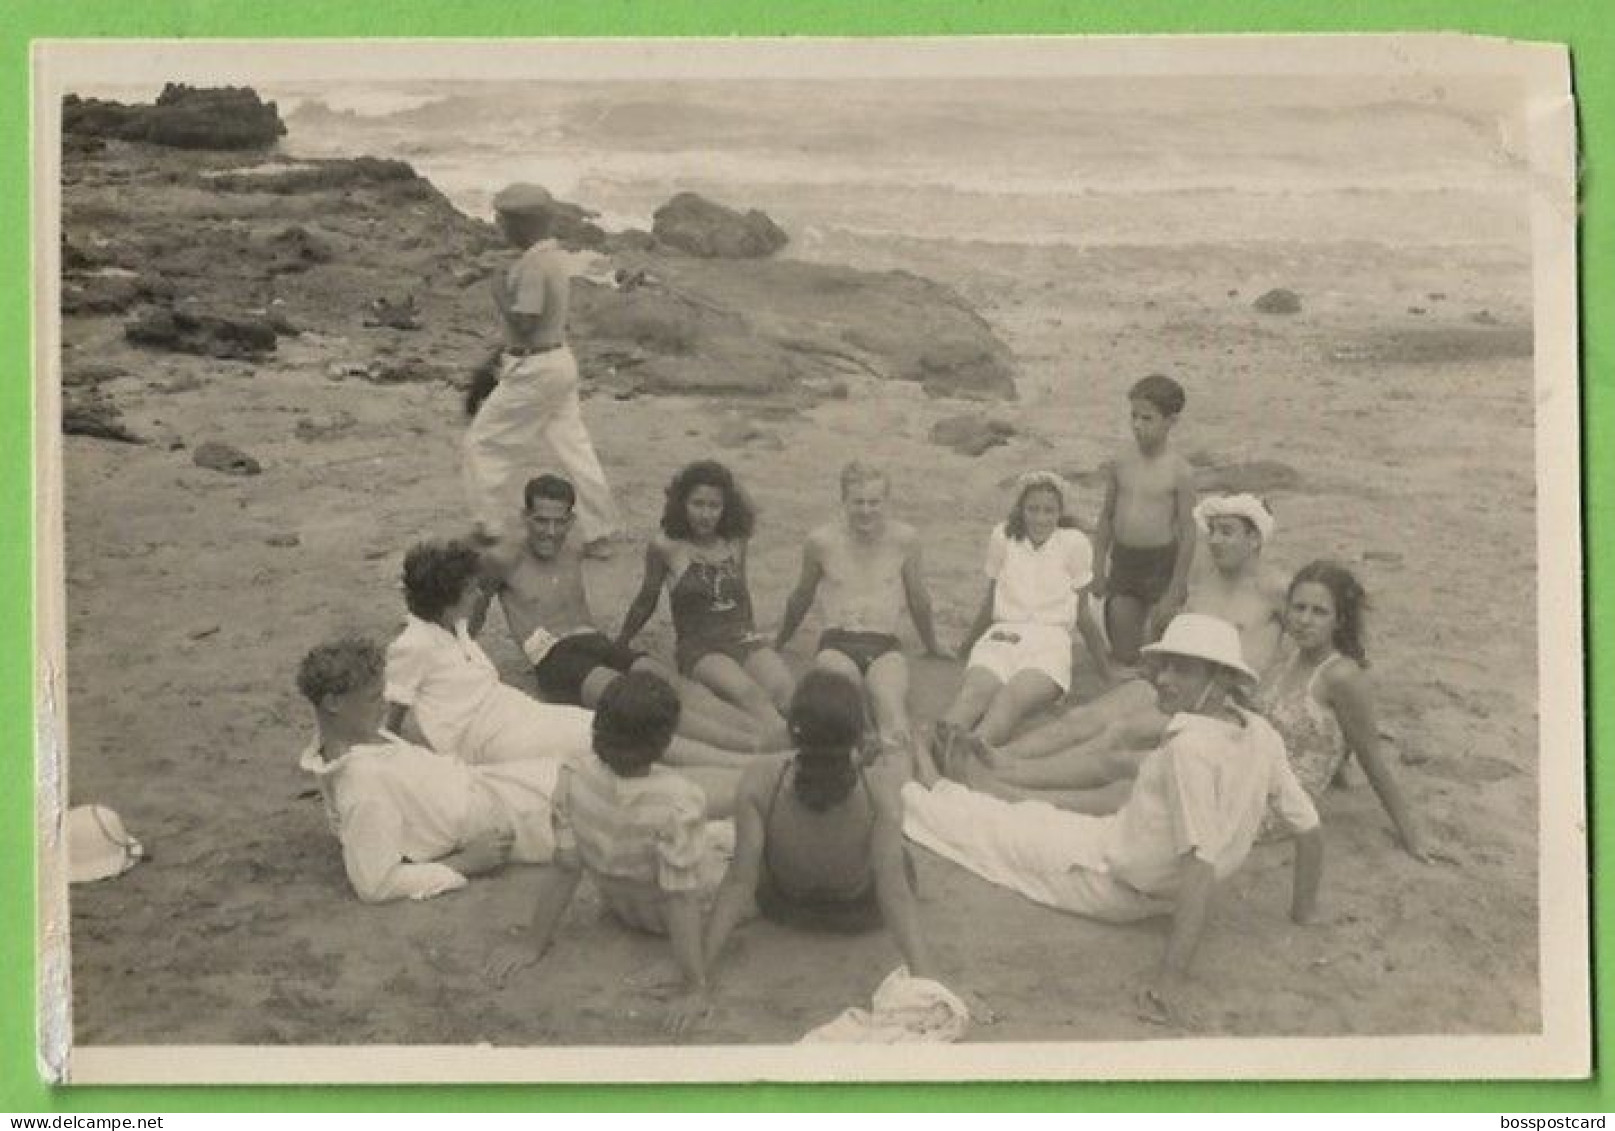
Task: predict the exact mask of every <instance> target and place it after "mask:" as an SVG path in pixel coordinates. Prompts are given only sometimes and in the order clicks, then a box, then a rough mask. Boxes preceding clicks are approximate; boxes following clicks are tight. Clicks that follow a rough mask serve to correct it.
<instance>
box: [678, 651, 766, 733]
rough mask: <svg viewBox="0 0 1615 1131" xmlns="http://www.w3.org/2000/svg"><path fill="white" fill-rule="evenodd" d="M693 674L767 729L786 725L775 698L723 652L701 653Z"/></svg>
mask: <svg viewBox="0 0 1615 1131" xmlns="http://www.w3.org/2000/svg"><path fill="white" fill-rule="evenodd" d="M776 658H777V657H776ZM690 674H691V675H692V676H694V677H695V678H696V679H697V680H700V681H701V682H702V683H704V684H706V685H707V687H709V688H711V689H712V690H713V691H714V692H716V693H717V694H718V695H720V696H721V697H723V698H724V699H727V700H728V701H729V702H731V703H733V704H735V705H736V706H738V707H740V708H742V709H744V710H745V711H746V713H747V714H749V715H750V716H751V717H752V718H753V719H754V720H756V722H757V724H758V725H759V726H761V727H763V728H764V729H765V730H771V731H775V732H777V731H780V730H783V729H784V728H785V719H784V717H783V716H781V715H780V713H779V712H778V711H777V710H775V709H774V701H773V699H772V698H771V697H770V695H769V693H768V691H767V690H765V689H764V688H763V687H762V686H761V685H760V684H758V682H757V681H756V680H754V679H752V678H751V676H749V675H747V674H746V672H745V669H743V668H742V667H741V666H740V665H739V664H737V663H735V662H734V661H733V660H731V659H730V658H729V657H728V656H725V655H724V654H723V653H722V652H708V653H707V654H706V655H705V656H702V657H701V658H700V659H699V660H697V661H696V664H695V667H694V668H692V669H691V671H690Z"/></svg>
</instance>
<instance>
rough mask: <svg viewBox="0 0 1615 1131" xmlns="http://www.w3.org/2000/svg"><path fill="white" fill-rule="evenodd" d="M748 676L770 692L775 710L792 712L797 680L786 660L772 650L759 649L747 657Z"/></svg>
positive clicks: (782, 712) (781, 712)
mask: <svg viewBox="0 0 1615 1131" xmlns="http://www.w3.org/2000/svg"><path fill="white" fill-rule="evenodd" d="M746 674H747V675H749V676H751V678H752V679H754V680H756V681H757V683H758V684H759V685H760V686H761V687H762V688H763V690H765V691H767V692H768V697H769V698H770V699H771V700H773V703H774V709H775V710H776V711H778V712H779V713H780V714H782V715H783V714H784V713H785V712H786V711H788V710H790V707H791V696H792V695H793V694H795V692H796V680H795V679H793V678H791V669H790V668H788V667H786V666H785V660H784V659H783V658H782V657H781V656H780V654H779V653H778V652H776V651H774V649H772V648H759V649H757V651H755V652H753V653H752V654H751V655H749V656H747V657H746Z"/></svg>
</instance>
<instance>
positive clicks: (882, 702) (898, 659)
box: [864, 652, 914, 747]
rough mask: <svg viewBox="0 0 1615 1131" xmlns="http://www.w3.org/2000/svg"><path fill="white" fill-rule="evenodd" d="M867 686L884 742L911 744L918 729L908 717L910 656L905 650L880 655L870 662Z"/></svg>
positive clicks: (889, 743) (884, 743) (865, 684)
mask: <svg viewBox="0 0 1615 1131" xmlns="http://www.w3.org/2000/svg"><path fill="white" fill-rule="evenodd" d="M864 687H865V689H866V690H867V691H868V692H869V708H870V710H871V711H872V712H873V713H874V716H875V730H876V731H877V732H878V733H879V734H880V739H881V743H882V745H884V746H892V747H897V746H906V745H908V743H909V742H910V741H912V738H913V732H914V726H913V724H912V723H911V722H910V721H909V717H908V657H907V656H904V655H903V653H901V652H888V653H886V654H885V655H884V656H882V657H880V659H878V660H876V661H875V662H874V663H872V664H870V665H869V672H868V674H867V675H865V677H864Z"/></svg>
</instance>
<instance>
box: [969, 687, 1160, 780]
mask: <svg viewBox="0 0 1615 1131" xmlns="http://www.w3.org/2000/svg"><path fill="white" fill-rule="evenodd" d="M1154 706H1155V688H1153V687H1151V686H1150V685H1149V684H1148V683H1146V682H1145V681H1143V680H1139V679H1134V680H1128V681H1127V682H1126V683H1123V684H1120V685H1118V686H1116V687H1113V688H1111V689H1110V690H1109V691H1106V692H1105V693H1104V694H1103V695H1101V696H1100V697H1099V698H1097V699H1094V700H1091V701H1090V702H1087V703H1082V704H1079V705H1078V706H1075V707H1073V708H1071V709H1070V710H1069V711H1067V712H1065V714H1063V715H1060V716H1059V717H1058V718H1055V719H1051V720H1050V721H1049V722H1047V723H1044V724H1043V725H1042V726H1039V727H1035V728H1033V729H1032V730H1030V731H1028V732H1027V733H1025V734H1023V735H1021V736H1020V737H1019V738H1016V739H1013V740H1011V741H1009V742H1006V743H1005V744H1004V745H1002V746H1000V747H998V748H997V749H995V750H994V751H993V754H994V755H995V757H994V759H993V760H994V761H995V762H1001V761H1011V760H1014V759H1018V758H1043V757H1046V756H1047V755H1050V754H1059V753H1062V752H1064V751H1067V750H1069V749H1070V748H1071V747H1073V746H1077V745H1080V744H1082V743H1085V742H1088V741H1090V740H1092V739H1094V738H1097V737H1098V736H1099V735H1101V734H1103V733H1104V732H1105V729H1106V727H1107V726H1108V725H1109V724H1110V723H1112V722H1114V721H1116V720H1117V719H1120V718H1122V717H1124V716H1128V715H1132V714H1133V713H1135V712H1137V711H1139V710H1141V709H1144V708H1149V709H1153V708H1154Z"/></svg>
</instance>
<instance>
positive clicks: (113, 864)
mask: <svg viewBox="0 0 1615 1131" xmlns="http://www.w3.org/2000/svg"><path fill="white" fill-rule="evenodd" d="M145 855H146V850H145V849H144V848H142V847H140V842H139V841H138V840H136V839H135V838H134V837H132V836H130V835H129V834H128V833H127V832H125V831H124V827H123V821H122V820H121V819H119V817H118V815H117V814H116V813H114V812H113V811H112V810H111V809H108V808H107V807H106V806H104V805H75V806H74V807H73V808H71V809H69V810H68V811H67V878H68V879H69V880H70V881H72V882H73V883H75V884H83V883H89V882H90V881H92V880H104V879H107V878H108V877H109V876H118V875H122V874H123V873H124V872H127V871H128V870H129V869H130V868H133V867H134V866H135V864H136V862H138V861H139V860H140V859H141V858H143V857H144V856H145Z"/></svg>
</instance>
